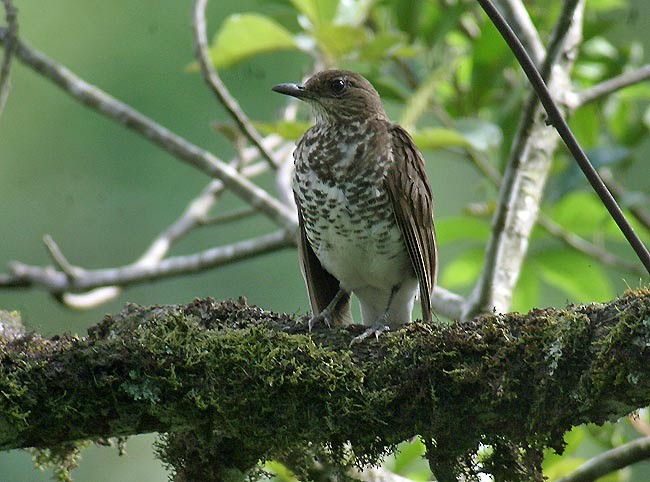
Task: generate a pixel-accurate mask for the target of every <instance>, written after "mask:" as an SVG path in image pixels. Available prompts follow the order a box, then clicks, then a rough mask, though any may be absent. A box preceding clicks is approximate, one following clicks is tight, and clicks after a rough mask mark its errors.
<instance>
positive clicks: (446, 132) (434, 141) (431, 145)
mask: <svg viewBox="0 0 650 482" xmlns="http://www.w3.org/2000/svg"><path fill="white" fill-rule="evenodd" d="M413 140H414V141H415V143H416V144H417V146H418V147H419V148H420V150H423V151H424V150H427V149H428V150H435V149H441V148H443V147H467V146H469V142H468V140H467V139H466V138H465V137H464V136H463V135H462V134H461V133H460V132H458V131H455V130H453V129H445V128H443V127H429V128H426V129H422V130H420V131H418V132H416V133H415V134H413Z"/></svg>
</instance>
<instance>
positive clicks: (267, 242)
mask: <svg viewBox="0 0 650 482" xmlns="http://www.w3.org/2000/svg"><path fill="white" fill-rule="evenodd" d="M294 245H295V237H294V235H293V233H289V232H287V231H284V230H280V231H276V232H274V233H270V234H266V235H263V236H260V237H257V238H252V239H247V240H244V241H238V242H236V243H233V244H229V245H225V246H218V247H216V248H211V249H206V250H205V251H200V252H198V253H194V254H191V255H187V256H175V257H171V258H165V259H162V260H160V261H159V262H158V263H155V264H141V263H135V264H131V265H126V266H120V267H117V268H106V269H96V270H87V269H83V268H79V267H71V268H72V270H73V272H74V276H69V275H68V274H67V273H66V272H64V271H57V270H55V269H53V268H52V267H41V266H31V265H28V264H24V263H21V262H18V261H13V262H12V263H10V266H9V270H10V275H5V276H4V277H2V278H0V286H4V287H7V288H26V287H34V286H38V287H41V288H44V289H46V290H48V291H50V292H51V293H55V294H60V293H63V292H68V291H85V290H89V289H93V288H98V287H102V288H106V287H111V286H113V285H119V286H120V287H124V286H128V285H131V284H135V283H142V282H145V281H151V280H161V279H163V278H168V277H172V276H178V275H181V274H189V273H196V272H198V271H203V270H206V269H210V268H215V267H218V266H224V265H226V264H230V263H234V262H236V261H240V260H242V259H246V258H250V257H252V256H258V255H261V254H265V253H270V252H273V251H277V250H280V249H284V248H288V247H291V246H294ZM3 278H4V279H3ZM101 294H102V295H104V294H103V293H101Z"/></svg>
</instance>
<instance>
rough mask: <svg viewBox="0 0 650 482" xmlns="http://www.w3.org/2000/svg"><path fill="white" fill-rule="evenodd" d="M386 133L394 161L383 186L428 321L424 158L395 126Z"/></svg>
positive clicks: (430, 235)
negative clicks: (403, 243)
mask: <svg viewBox="0 0 650 482" xmlns="http://www.w3.org/2000/svg"><path fill="white" fill-rule="evenodd" d="M389 132H390V134H391V141H392V149H393V157H394V162H393V163H391V167H390V169H389V171H388V173H387V176H386V181H385V182H386V187H387V191H388V193H389V197H390V200H391V202H392V204H393V211H394V212H395V218H396V219H397V224H398V226H399V228H400V231H401V232H402V236H403V237H404V241H405V243H406V249H407V250H408V253H409V257H410V258H411V263H412V264H413V270H414V271H415V274H416V275H417V278H418V282H419V284H420V302H421V304H422V319H423V320H424V321H431V313H432V312H431V296H432V294H433V287H434V285H435V282H436V275H437V271H438V250H437V247H436V238H435V231H434V227H433V197H432V196H431V186H430V185H429V179H428V177H427V173H426V170H425V167H424V159H423V158H422V154H421V153H420V151H419V150H418V148H417V146H416V145H415V142H413V139H412V138H411V136H410V135H409V134H408V133H407V132H406V131H405V130H404V129H403V128H402V127H400V126H398V125H396V124H392V125H391V126H390V128H389Z"/></svg>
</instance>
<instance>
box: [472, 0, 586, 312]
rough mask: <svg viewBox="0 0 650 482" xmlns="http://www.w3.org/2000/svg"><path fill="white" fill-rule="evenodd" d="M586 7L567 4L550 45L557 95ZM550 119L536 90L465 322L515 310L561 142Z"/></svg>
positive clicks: (548, 74) (546, 70)
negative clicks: (514, 297)
mask: <svg viewBox="0 0 650 482" xmlns="http://www.w3.org/2000/svg"><path fill="white" fill-rule="evenodd" d="M583 8H584V1H583V0H569V1H567V2H565V4H564V8H563V10H562V13H561V14H560V19H559V20H558V22H557V25H556V28H555V30H554V32H553V35H552V37H551V40H550V42H549V47H548V49H547V54H546V58H545V60H544V63H543V65H542V69H541V74H542V77H543V78H545V79H546V81H547V83H548V85H549V89H550V90H551V92H558V93H561V92H565V91H568V90H569V89H568V86H569V85H570V76H569V73H570V71H571V68H572V66H573V62H574V59H575V55H573V53H574V51H575V49H576V48H577V46H578V45H579V43H580V40H581V38H582V11H583ZM571 19H573V21H571ZM561 54H562V55H561ZM545 121H546V115H545V113H544V109H543V107H542V106H541V105H540V104H539V101H538V98H537V95H536V94H535V92H531V94H530V96H529V97H528V99H527V101H526V103H525V105H524V108H523V112H522V116H521V118H520V121H519V125H518V127H517V133H516V135H515V141H514V144H513V147H512V150H511V152H510V156H509V158H508V163H507V166H506V170H505V173H504V176H503V182H502V183H501V188H500V190H499V200H498V203H497V209H496V211H495V213H494V217H493V220H492V235H491V236H490V240H489V241H488V245H487V248H486V257H485V263H484V268H483V270H482V272H481V277H480V278H479V280H478V282H477V284H476V286H475V287H474V289H473V291H472V293H471V295H470V296H469V297H468V299H467V303H466V305H465V307H464V309H463V317H464V318H468V317H471V316H473V314H476V313H479V312H486V313H489V312H491V311H492V310H493V309H496V310H497V311H507V310H508V308H509V306H510V303H511V299H512V293H513V290H514V286H515V285H516V283H517V280H518V278H519V274H520V272H521V266H522V264H523V260H524V257H525V255H526V252H527V250H528V240H529V238H530V234H531V232H532V229H533V226H534V225H535V222H536V220H537V215H538V212H539V206H540V203H541V199H542V194H543V191H544V186H545V185H546V179H547V177H548V173H549V170H550V168H551V159H552V155H553V152H554V150H555V149H556V147H557V143H558V137H557V135H556V134H555V132H553V130H552V129H550V128H549V127H548V126H547V125H546V122H545Z"/></svg>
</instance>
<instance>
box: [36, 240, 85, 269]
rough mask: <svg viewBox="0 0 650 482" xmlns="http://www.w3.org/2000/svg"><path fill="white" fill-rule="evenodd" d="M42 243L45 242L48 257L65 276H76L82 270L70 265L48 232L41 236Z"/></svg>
mask: <svg viewBox="0 0 650 482" xmlns="http://www.w3.org/2000/svg"><path fill="white" fill-rule="evenodd" d="M43 244H45V247H46V248H47V252H48V254H49V255H50V258H52V260H53V261H54V263H55V264H56V265H57V266H58V267H59V269H60V270H61V271H63V272H64V273H65V274H66V276H68V277H69V278H76V277H77V276H78V275H79V274H81V272H82V271H80V270H79V268H76V267H75V266H72V264H70V262H69V261H68V259H67V258H66V257H65V256H64V255H63V252H62V251H61V248H59V246H58V245H57V244H56V243H55V242H54V239H52V236H50V235H49V234H46V235H45V236H43Z"/></svg>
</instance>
